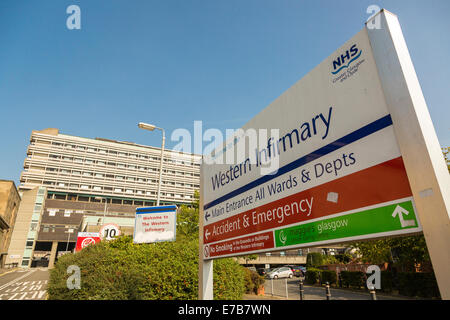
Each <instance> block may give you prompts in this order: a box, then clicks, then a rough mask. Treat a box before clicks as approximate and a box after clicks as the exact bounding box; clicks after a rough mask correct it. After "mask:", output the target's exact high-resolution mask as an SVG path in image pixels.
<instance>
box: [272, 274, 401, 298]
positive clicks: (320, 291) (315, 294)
mask: <svg viewBox="0 0 450 320" xmlns="http://www.w3.org/2000/svg"><path fill="white" fill-rule="evenodd" d="M286 284H287V298H288V299H295V300H299V298H300V289H299V278H293V279H277V280H273V295H274V296H275V297H277V298H278V299H279V298H286ZM303 288H304V290H305V291H304V298H305V300H326V293H325V287H313V286H309V285H304V286H303ZM264 291H265V295H266V296H268V297H270V296H272V280H270V279H266V281H265V283H264ZM330 293H331V300H371V297H370V294H369V293H368V292H353V291H349V290H346V289H335V288H330ZM399 299H401V298H400V297H399V298H397V297H390V296H384V295H381V294H377V300H399ZM405 299H407V298H405Z"/></svg>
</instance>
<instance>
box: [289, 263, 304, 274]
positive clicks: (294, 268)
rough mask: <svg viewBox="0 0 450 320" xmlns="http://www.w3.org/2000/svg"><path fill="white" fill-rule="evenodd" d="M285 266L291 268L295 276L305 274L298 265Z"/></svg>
mask: <svg viewBox="0 0 450 320" xmlns="http://www.w3.org/2000/svg"><path fill="white" fill-rule="evenodd" d="M287 267H289V268H291V270H292V272H293V273H294V276H296V277H304V276H305V274H304V272H303V270H302V268H301V267H300V266H291V265H289V266H287Z"/></svg>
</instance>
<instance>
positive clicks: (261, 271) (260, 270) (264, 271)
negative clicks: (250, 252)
mask: <svg viewBox="0 0 450 320" xmlns="http://www.w3.org/2000/svg"><path fill="white" fill-rule="evenodd" d="M270 270H271V269H269V268H258V269H256V272H258V274H259V275H260V276H265V275H266V274H267V273H269V272H270Z"/></svg>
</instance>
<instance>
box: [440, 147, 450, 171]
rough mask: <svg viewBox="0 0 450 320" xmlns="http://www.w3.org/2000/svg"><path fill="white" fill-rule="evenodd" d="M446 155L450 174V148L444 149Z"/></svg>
mask: <svg viewBox="0 0 450 320" xmlns="http://www.w3.org/2000/svg"><path fill="white" fill-rule="evenodd" d="M442 152H443V153H444V158H445V162H446V163H447V168H448V172H450V158H449V157H450V147H447V148H442Z"/></svg>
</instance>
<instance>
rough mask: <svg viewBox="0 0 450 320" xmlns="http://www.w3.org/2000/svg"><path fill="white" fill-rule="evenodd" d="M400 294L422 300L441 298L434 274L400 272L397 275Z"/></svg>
mask: <svg viewBox="0 0 450 320" xmlns="http://www.w3.org/2000/svg"><path fill="white" fill-rule="evenodd" d="M397 279H398V281H397V289H398V292H399V294H401V295H404V296H408V297H415V296H419V297H421V298H437V297H439V296H440V295H439V288H438V286H437V282H436V278H435V277H434V274H433V273H421V272H399V273H397Z"/></svg>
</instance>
